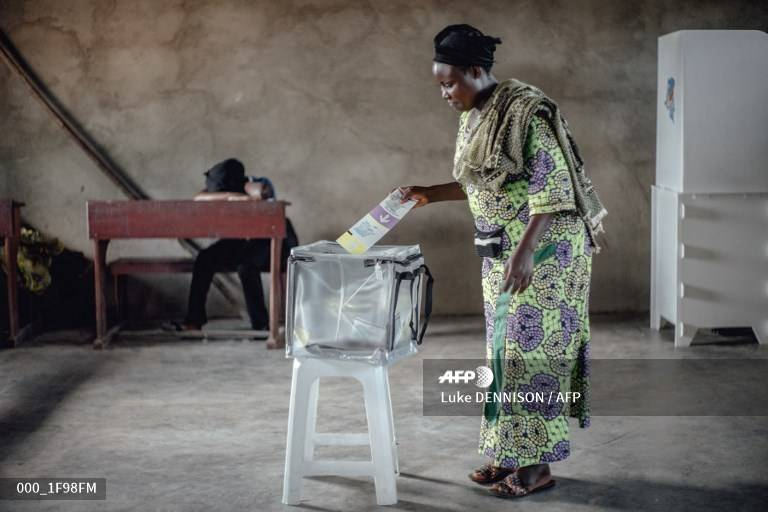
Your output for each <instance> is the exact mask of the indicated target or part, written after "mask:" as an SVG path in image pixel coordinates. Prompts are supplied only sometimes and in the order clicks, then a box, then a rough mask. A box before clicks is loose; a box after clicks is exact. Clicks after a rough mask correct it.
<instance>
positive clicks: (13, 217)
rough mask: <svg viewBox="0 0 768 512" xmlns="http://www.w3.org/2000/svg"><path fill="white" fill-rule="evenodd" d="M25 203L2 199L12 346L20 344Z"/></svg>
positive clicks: (1, 224)
mask: <svg viewBox="0 0 768 512" xmlns="http://www.w3.org/2000/svg"><path fill="white" fill-rule="evenodd" d="M22 206H24V204H23V203H19V202H16V201H13V200H12V199H0V238H3V239H4V246H3V256H4V258H5V268H6V276H5V277H6V281H7V288H8V327H9V330H10V339H11V344H12V346H14V347H15V346H16V345H17V343H18V342H19V337H20V331H21V326H20V325H19V295H18V293H19V289H18V283H17V277H16V276H17V268H16V255H17V253H18V250H19V241H20V240H21V207H22Z"/></svg>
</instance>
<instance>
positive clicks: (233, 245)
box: [170, 158, 299, 331]
mask: <svg viewBox="0 0 768 512" xmlns="http://www.w3.org/2000/svg"><path fill="white" fill-rule="evenodd" d="M274 199H275V188H274V186H272V182H271V181H270V180H269V179H268V178H256V177H253V176H250V177H246V175H245V167H244V166H243V164H242V163H241V162H240V161H239V160H237V159H235V158H230V159H228V160H225V161H223V162H220V163H218V164H216V165H214V166H213V167H211V168H210V169H209V170H208V171H206V173H205V190H203V191H201V192H200V193H198V194H197V195H196V196H195V201H215V200H224V201H239V200H267V201H268V200H274ZM298 243H299V241H298V238H297V237H296V232H295V231H294V229H293V225H292V224H291V221H290V220H287V226H286V238H285V239H283V247H282V252H281V258H280V259H281V262H280V267H281V271H284V270H285V267H286V261H287V259H288V256H289V254H290V251H291V249H292V248H293V247H296V246H297V245H298ZM270 263H271V262H270V239H269V238H254V239H224V240H219V241H217V242H215V243H213V244H211V246H209V247H208V248H206V249H203V250H202V251H200V253H199V254H198V255H197V258H196V259H195V265H194V268H193V271H192V285H191V286H190V289H189V303H188V306H187V316H186V318H185V319H184V322H183V323H178V322H172V323H171V324H170V329H172V330H176V331H191V330H200V329H201V328H202V327H203V325H204V324H205V323H206V322H207V321H208V317H207V316H206V312H205V302H206V298H207V297H208V290H209V289H210V288H211V282H212V281H213V276H214V274H215V273H216V272H234V271H237V273H238V275H239V277H240V282H241V283H242V285H243V294H244V295H245V304H246V307H247V309H248V316H250V319H251V328H252V329H253V330H257V331H265V330H268V329H269V315H268V314H267V307H266V305H265V303H264V292H263V289H262V287H261V273H262V272H269V270H270Z"/></svg>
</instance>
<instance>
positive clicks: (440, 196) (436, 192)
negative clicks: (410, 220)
mask: <svg viewBox="0 0 768 512" xmlns="http://www.w3.org/2000/svg"><path fill="white" fill-rule="evenodd" d="M400 190H401V191H402V192H403V199H402V202H406V201H408V200H409V199H413V200H416V205H415V206H414V208H419V207H420V206H424V205H426V204H428V203H437V202H440V201H462V200H465V199H467V194H465V193H464V190H463V189H462V188H461V187H460V186H459V183H458V182H456V181H452V182H450V183H443V184H442V185H432V186H430V187H419V186H415V185H414V186H409V187H400Z"/></svg>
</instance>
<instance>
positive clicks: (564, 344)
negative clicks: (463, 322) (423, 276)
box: [403, 25, 606, 498]
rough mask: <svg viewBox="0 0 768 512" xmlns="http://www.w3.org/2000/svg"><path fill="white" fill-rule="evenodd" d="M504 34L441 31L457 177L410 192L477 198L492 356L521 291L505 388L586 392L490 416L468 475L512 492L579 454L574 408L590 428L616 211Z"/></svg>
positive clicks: (508, 338)
mask: <svg viewBox="0 0 768 512" xmlns="http://www.w3.org/2000/svg"><path fill="white" fill-rule="evenodd" d="M500 43H501V40H499V39H498V38H494V37H489V36H486V35H484V34H483V33H482V32H480V31H479V30H477V29H475V28H473V27H471V26H469V25H451V26H449V27H446V28H445V29H444V30H442V31H441V32H440V33H439V34H437V36H436V37H435V57H434V62H433V67H432V72H433V75H434V77H435V79H436V80H437V82H438V83H439V84H440V89H441V92H442V97H443V99H445V100H446V101H447V102H448V103H449V104H450V105H451V106H452V107H453V108H454V109H456V110H457V111H459V112H461V117H460V120H459V132H458V136H457V139H456V152H455V156H454V168H453V177H454V179H455V181H453V182H451V183H445V184H442V185H433V186H430V187H420V186H410V187H403V190H404V192H405V198H404V200H405V199H415V200H417V205H416V206H417V207H420V206H424V205H425V204H428V203H433V202H438V201H446V200H460V199H461V200H464V199H467V200H468V201H469V208H470V210H471V212H472V215H473V217H474V220H475V228H476V231H475V245H476V249H477V252H478V254H479V255H482V256H483V264H482V286H483V298H484V306H485V318H486V336H487V339H486V357H487V359H488V360H489V361H490V360H491V358H492V353H493V348H494V347H493V345H494V343H493V341H494V329H495V326H494V316H495V312H496V311H495V309H496V305H497V300H498V299H499V296H500V295H501V294H502V293H503V292H505V291H509V292H511V297H509V310H508V311H509V313H508V316H507V317H506V325H505V327H506V329H505V332H504V333H503V334H501V335H500V336H503V345H502V347H501V351H502V353H503V365H502V367H503V374H504V376H503V382H504V388H503V389H502V390H501V391H504V392H510V393H518V392H524V393H525V392H530V391H533V392H543V393H545V394H548V393H550V392H554V393H555V394H557V393H558V392H562V393H564V392H567V391H572V392H578V393H580V399H578V400H576V401H574V402H572V403H563V402H555V403H551V402H550V403H546V402H541V401H535V400H534V401H529V402H521V403H515V402H510V403H506V402H505V403H502V404H501V407H500V408H499V411H498V413H497V415H496V416H495V417H492V418H488V417H487V415H486V416H484V417H483V418H482V420H481V427H480V445H479V450H480V452H481V453H482V454H484V455H485V456H487V457H488V458H489V459H490V460H489V462H488V463H487V464H485V465H483V466H481V467H480V468H478V469H476V470H475V471H474V472H473V473H471V474H470V475H469V477H470V479H472V480H473V481H474V482H476V483H479V484H495V485H493V486H492V487H491V488H490V490H491V492H492V493H493V494H495V495H497V496H500V497H505V498H506V497H519V496H525V495H527V494H530V493H532V492H535V491H539V490H543V489H547V488H550V487H552V486H553V485H554V483H555V481H554V480H553V479H552V476H551V473H550V468H549V463H550V462H555V461H559V460H563V459H565V458H566V457H568V455H569V453H570V449H569V430H568V417H569V416H573V417H577V418H578V419H579V426H580V427H582V428H585V427H587V426H589V402H588V389H589V386H588V376H589V373H588V360H589V341H590V334H589V314H588V302H589V282H590V273H591V263H592V254H593V253H594V252H597V251H598V250H599V246H598V245H597V243H596V241H595V233H596V232H599V231H601V229H602V224H601V219H602V217H603V216H605V214H606V211H605V209H604V208H603V206H602V204H601V203H600V200H599V199H598V197H597V195H596V193H595V191H594V188H593V187H592V185H591V182H590V181H589V179H588V178H587V177H586V176H585V175H584V172H583V162H582V160H581V157H580V155H579V152H578V148H577V146H576V144H575V143H574V141H573V139H572V138H571V135H570V131H569V130H568V126H567V123H566V122H565V120H564V119H563V118H562V116H561V115H560V112H559V109H558V107H557V105H556V104H555V103H554V102H553V101H552V100H551V99H550V98H548V97H547V96H546V95H544V93H543V92H542V91H541V90H539V89H537V88H535V87H533V86H530V85H528V84H525V83H523V82H520V81H518V80H505V81H502V82H499V81H498V80H497V79H496V78H495V77H494V76H493V74H492V73H491V67H492V65H493V62H494V60H493V55H494V52H495V49H496V45H497V44H500ZM534 255H536V256H537V258H536V260H535V259H534ZM547 255H548V256H549V257H548V256H547ZM534 261H536V263H534ZM502 320H503V318H502ZM497 325H499V324H497ZM489 366H490V364H489ZM549 396H551V395H549Z"/></svg>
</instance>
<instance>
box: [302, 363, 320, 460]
mask: <svg viewBox="0 0 768 512" xmlns="http://www.w3.org/2000/svg"><path fill="white" fill-rule="evenodd" d="M319 394H320V377H318V378H317V379H315V381H314V382H313V383H312V386H310V390H309V401H308V403H307V438H306V439H305V441H304V460H305V461H311V460H315V433H316V431H317V400H318V396H319Z"/></svg>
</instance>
